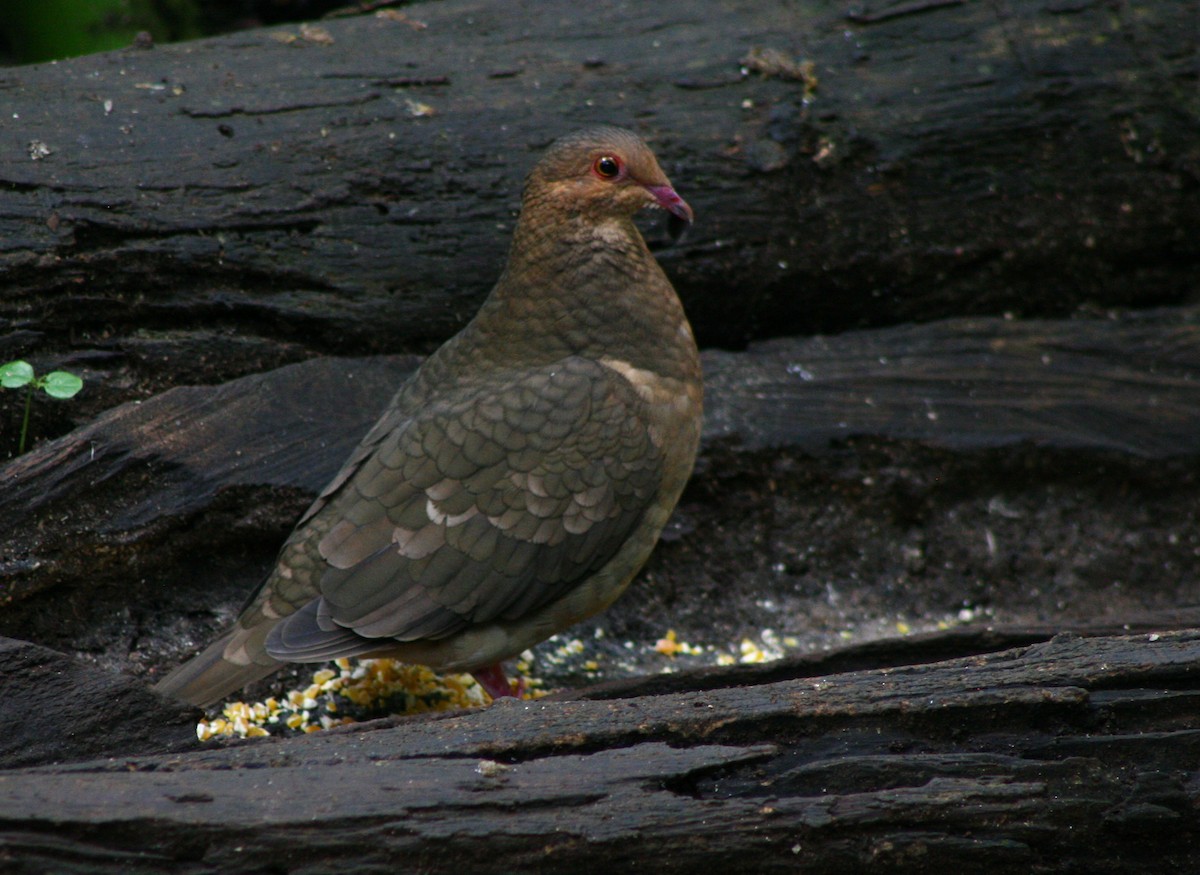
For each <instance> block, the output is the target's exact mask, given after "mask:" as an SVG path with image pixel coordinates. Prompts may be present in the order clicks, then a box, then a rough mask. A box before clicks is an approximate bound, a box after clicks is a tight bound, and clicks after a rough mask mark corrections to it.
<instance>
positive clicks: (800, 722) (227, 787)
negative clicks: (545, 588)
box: [0, 632, 1200, 875]
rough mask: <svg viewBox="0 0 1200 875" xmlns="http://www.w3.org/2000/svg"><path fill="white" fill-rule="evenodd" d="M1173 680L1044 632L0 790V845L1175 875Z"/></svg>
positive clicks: (108, 857) (204, 862)
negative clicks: (966, 647) (991, 650)
mask: <svg viewBox="0 0 1200 875" xmlns="http://www.w3.org/2000/svg"><path fill="white" fill-rule="evenodd" d="M1198 676H1200V633H1197V632H1186V633H1155V634H1142V635H1137V636H1127V637H1117V638H1092V639H1088V638H1079V637H1072V636H1060V637H1058V638H1055V639H1053V640H1052V641H1049V642H1046V643H1042V644H1038V645H1034V646H1031V647H1026V648H1020V649H1017V650H1009V651H1004V652H1001V653H996V654H993V655H989V656H979V657H971V658H968V659H961V660H951V661H947V662H939V663H933V664H928V665H919V666H910V667H906V668H898V669H885V670H877V671H865V672H856V673H849V674H840V675H830V676H825V677H821V678H815V679H814V678H804V679H790V680H776V681H773V682H770V683H749V684H746V685H742V684H745V683H746V681H745V678H742V679H740V680H739V682H738V684H739V685H737V686H730V687H723V688H719V689H707V690H703V691H699V692H690V693H682V694H678V695H672V696H642V697H639V696H630V697H626V698H620V699H614V700H607V701H554V702H549V701H541V702H519V701H504V702H500V703H498V704H496V705H493V706H492V707H490V708H488V709H486V710H482V711H476V712H470V713H462V714H451V715H438V716H435V717H432V718H430V719H409V720H400V721H391V722H389V721H381V722H377V723H372V724H363V725H360V726H357V727H353V728H351V729H350V731H337V730H334V731H327V732H324V733H320V734H319V735H317V736H307V737H301V738H297V739H290V740H269V741H263V742H256V743H253V744H241V745H235V746H232V747H227V748H217V749H212V750H207V751H201V752H196V753H187V754H170V755H163V756H147V757H129V758H121V759H119V760H94V761H89V762H82V763H78V764H74V765H62V766H49V767H41V768H34V769H23V770H12V771H7V772H0V824H2V825H0V846H2V847H3V848H4V853H5V856H6V859H7V860H9V861H13V862H15V863H16V864H17V865H18V866H20V867H22V868H21V869H20V871H46V870H53V871H63V872H82V871H87V872H107V871H114V872H122V873H131V872H132V873H152V872H218V871H219V872H231V871H237V872H250V871H293V872H315V871H330V870H337V871H342V872H352V873H373V872H392V871H396V870H397V869H398V868H399V869H420V870H421V871H424V872H461V871H472V872H512V871H522V872H566V871H570V872H612V871H632V870H634V869H653V870H654V871H662V872H690V871H695V870H696V869H697V868H699V867H707V868H712V869H717V870H719V871H722V872H739V873H740V872H755V873H760V872H776V871H778V872H794V871H797V869H802V870H803V871H806V872H816V873H841V872H847V871H884V870H886V871H888V872H892V873H934V872H944V871H946V869H947V868H949V867H953V868H954V870H955V871H957V872H962V873H987V875H996V873H1009V872H1012V873H1027V872H1030V871H1087V872H1097V873H1109V872H1112V873H1117V872H1120V873H1137V872H1146V873H1152V872H1153V873H1158V872H1163V871H1191V870H1194V869H1195V868H1196V867H1197V866H1200V841H1198V839H1200V827H1198V826H1197V822H1196V819H1195V816H1194V815H1195V808H1196V806H1197V805H1198V804H1200V785H1198V784H1197V782H1196V780H1195V777H1196V774H1197V768H1198V764H1200V747H1198V744H1197V739H1198V737H1200V736H1198V735H1197V732H1196V729H1195V727H1194V715H1195V709H1196V703H1197V697H1198V696H1200V690H1198V689H1197V684H1196V679H1197V677H1198ZM1148 847H1152V848H1153V852H1152V853H1148V852H1147V849H1148Z"/></svg>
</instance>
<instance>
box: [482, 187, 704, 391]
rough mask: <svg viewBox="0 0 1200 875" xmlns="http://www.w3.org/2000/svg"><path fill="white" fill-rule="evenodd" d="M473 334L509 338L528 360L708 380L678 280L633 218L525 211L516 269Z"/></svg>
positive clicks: (515, 352) (513, 261) (514, 252)
mask: <svg viewBox="0 0 1200 875" xmlns="http://www.w3.org/2000/svg"><path fill="white" fill-rule="evenodd" d="M469 331H471V332H473V333H478V334H481V335H482V336H481V339H483V338H486V337H496V338H497V339H499V337H500V336H501V332H503V336H504V337H505V338H506V340H505V341H504V344H503V346H504V348H505V350H506V353H507V354H509V355H512V356H518V357H521V358H522V360H527V359H530V358H536V359H539V360H542V361H555V360H557V359H559V358H562V357H563V356H565V355H585V356H588V357H592V358H596V359H600V358H605V357H607V358H617V359H619V360H621V361H624V362H629V363H630V364H631V365H633V366H635V367H654V368H655V369H656V370H659V371H665V372H666V375H668V376H673V377H679V378H691V377H693V376H695V375H697V374H698V373H699V364H698V358H697V354H696V344H695V341H694V340H693V338H692V333H691V328H690V326H689V325H688V323H687V319H686V317H685V316H684V313H683V307H682V305H681V304H680V302H679V298H678V297H677V296H676V294H675V290H674V288H672V286H671V283H670V281H669V280H668V279H667V277H666V275H665V274H663V272H662V269H661V268H660V267H659V266H658V262H657V261H655V260H654V256H653V255H651V253H650V250H649V249H648V248H647V247H646V243H645V241H644V240H643V239H642V235H641V233H640V232H639V231H638V230H637V228H636V227H635V226H634V224H633V221H632V219H631V218H629V217H614V218H607V219H604V220H602V221H596V220H595V219H594V218H591V217H587V216H582V215H570V214H568V215H561V214H560V215H550V216H539V215H538V214H537V212H535V211H530V210H525V211H524V212H523V213H522V216H521V220H520V221H519V222H518V225H517V229H516V231H515V233H514V236H513V245H512V249H511V251H510V254H509V261H508V265H507V267H506V268H505V270H504V273H503V275H502V276H501V278H500V280H499V282H498V283H497V284H496V287H495V289H494V290H493V291H492V294H491V295H490V296H489V298H488V300H487V302H486V303H485V304H484V306H483V308H482V309H481V310H480V313H479V315H478V316H477V317H476V319H475V321H474V322H473V323H472V326H471V327H470V329H469Z"/></svg>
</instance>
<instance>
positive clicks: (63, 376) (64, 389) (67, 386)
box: [41, 371, 83, 398]
mask: <svg viewBox="0 0 1200 875" xmlns="http://www.w3.org/2000/svg"><path fill="white" fill-rule="evenodd" d="M41 384H42V388H43V389H45V390H46V394H47V395H49V396H50V397H51V398H70V397H72V396H73V395H75V394H76V393H77V392H78V391H79V390H80V389H82V388H83V380H81V379H79V378H78V377H77V376H75V375H74V374H71V373H68V372H67V371H51V372H50V373H48V374H46V376H44V377H42V380H41Z"/></svg>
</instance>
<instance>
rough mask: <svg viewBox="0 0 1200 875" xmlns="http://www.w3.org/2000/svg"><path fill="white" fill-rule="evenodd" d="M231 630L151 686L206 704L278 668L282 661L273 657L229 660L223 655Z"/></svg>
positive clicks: (192, 702) (188, 700)
mask: <svg viewBox="0 0 1200 875" xmlns="http://www.w3.org/2000/svg"><path fill="white" fill-rule="evenodd" d="M233 634H234V633H233V631H230V632H227V633H226V634H225V635H222V636H221V637H220V638H218V639H217V640H216V641H214V642H213V643H212V644H210V645H209V646H208V647H207V648H205V649H204V651H203V652H202V653H199V654H197V655H196V656H195V657H193V658H192V659H190V660H188V661H187V662H185V663H184V664H183V665H181V666H179V668H177V669H175V670H174V671H173V672H171V673H170V674H169V675H167V676H166V677H165V678H163V679H162V680H161V681H159V682H158V683H157V684H155V685H154V687H153V689H154V690H156V691H157V692H160V693H162V694H163V695H164V696H171V697H172V698H175V699H182V700H183V701H185V702H189V703H191V704H193V705H198V706H199V707H201V708H205V707H207V706H209V705H213V704H215V703H217V702H219V701H221V700H222V699H224V698H225V697H227V696H228V695H229V694H230V693H235V692H237V691H238V690H240V689H241V688H242V687H244V686H246V685H247V684H250V683H253V682H254V681H256V680H259V679H260V678H265V677H266V676H267V675H269V674H271V673H272V672H274V671H277V670H278V669H279V668H280V666H281V665H282V663H279V662H275V661H274V660H272V661H271V662H270V663H267V664H265V665H263V664H260V663H256V662H251V663H249V664H248V665H239V664H238V663H235V662H231V661H230V660H229V659H227V658H226V657H225V648H226V645H228V644H229V641H230V639H231V638H232V637H233Z"/></svg>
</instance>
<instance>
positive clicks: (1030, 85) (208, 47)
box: [0, 0, 1200, 422]
mask: <svg viewBox="0 0 1200 875" xmlns="http://www.w3.org/2000/svg"><path fill="white" fill-rule="evenodd" d="M1194 14H1195V9H1194V4H1191V3H1175V2H1167V0H1159V2H1154V3H1141V4H1138V8H1137V10H1136V12H1134V11H1133V10H1132V9H1129V8H1126V7H1124V6H1120V5H1117V6H1114V5H1113V4H1111V3H1108V2H1102V0H1085V2H1079V3H1070V4H1062V3H1051V2H1046V0H1014V2H1009V3H1006V4H1003V5H1001V6H997V5H995V4H989V3H924V4H903V3H902V4H891V5H888V4H884V3H871V4H865V5H864V4H859V5H858V6H855V7H854V8H853V9H849V8H848V7H847V6H846V4H845V3H843V2H824V0H810V2H805V3H801V4H789V5H784V6H779V5H772V6H769V7H764V6H763V5H762V4H758V3H750V2H744V3H733V4H730V3H715V2H712V3H710V2H706V3H701V4H691V5H688V6H686V7H683V6H679V7H675V6H669V5H667V6H664V5H662V4H658V5H653V4H652V5H638V6H634V7H629V6H627V5H620V4H613V3H604V2H602V3H599V4H595V3H593V4H588V5H587V6H586V7H581V6H579V5H578V4H570V3H559V2H555V3H551V4H549V5H547V4H545V3H539V4H537V5H536V7H535V6H530V7H528V8H525V7H521V8H519V9H515V8H512V7H511V6H509V5H505V6H490V5H479V4H471V3H464V2H455V0H448V2H439V3H430V4H418V5H413V6H406V7H405V9H404V12H403V14H402V15H400V14H396V15H392V16H390V17H371V16H364V17H359V18H348V19H338V20H331V21H329V22H326V23H324V24H322V25H321V26H320V28H319V29H317V30H315V31H314V30H311V29H309V30H308V31H302V30H301V29H299V28H297V27H288V28H283V29H279V30H269V31H266V30H265V31H258V32H249V33H242V34H237V35H235V36H229V37H222V38H219V39H214V40H206V41H201V42H195V43H188V44H183V45H176V46H156V47H155V48H153V49H152V50H144V49H130V50H128V51H125V52H117V53H113V54H108V55H100V56H93V57H87V58H80V59H76V60H72V61H67V62H63V63H59V64H54V65H43V66H36V67H28V68H16V69H9V70H7V71H5V72H4V74H3V78H2V79H0V92H2V93H3V94H4V97H5V118H4V125H5V130H6V132H7V135H8V141H7V142H8V147H7V149H5V150H3V152H2V153H0V241H2V242H0V281H2V282H3V285H4V288H5V295H4V297H3V300H2V301H0V324H6V325H7V327H6V329H5V330H4V331H3V332H0V333H2V334H3V336H2V337H0V358H5V357H7V358H12V357H16V356H18V355H21V356H32V357H34V358H37V359H40V360H41V361H43V362H44V363H46V365H47V366H49V365H50V364H54V363H74V364H75V365H76V366H77V367H82V368H84V369H85V370H87V371H88V372H89V373H91V374H93V375H94V379H93V380H91V381H90V382H91V384H92V385H91V386H90V388H89V392H88V396H85V397H84V398H81V399H80V402H79V403H78V404H77V405H75V409H76V410H85V411H86V412H87V415H91V414H93V413H95V412H97V411H99V410H101V409H105V408H107V407H110V406H112V405H113V404H115V403H116V402H117V401H121V400H127V399H129V398H133V397H144V396H145V395H146V394H149V393H150V392H152V391H156V390H159V389H161V388H164V387H166V386H170V385H177V384H180V383H184V382H194V381H196V380H202V381H204V382H218V381H220V380H224V379H228V378H230V377H233V376H238V375H241V374H246V373H250V372H254V371H262V370H266V369H268V368H271V367H275V366H278V365H280V364H283V363H286V362H291V361H296V360H299V359H301V358H305V357H309V356H312V355H314V354H330V353H332V354H339V355H347V354H353V355H362V354H368V353H379V352H404V351H423V350H427V349H428V348H429V346H430V345H432V344H433V343H436V342H437V341H439V340H441V339H443V338H444V337H446V336H447V335H449V334H450V333H451V332H452V331H453V330H455V329H456V328H457V327H459V326H460V325H461V324H462V323H463V322H464V320H466V319H467V318H468V317H469V316H470V315H471V313H472V312H473V311H474V310H475V308H476V306H477V305H478V303H479V301H480V299H481V297H482V296H483V295H484V294H485V293H486V291H487V289H488V288H489V286H490V284H491V283H492V282H493V281H494V279H495V278H496V275H497V273H498V271H499V267H500V264H501V261H502V259H503V256H504V251H505V246H506V239H507V234H508V232H509V230H510V229H511V226H512V219H513V212H514V210H515V208H516V206H517V203H518V197H519V191H520V185H521V179H522V175H523V174H524V172H525V171H526V170H527V169H528V168H529V166H530V164H531V163H532V160H533V158H534V155H535V153H536V150H537V149H539V148H541V147H542V146H543V145H544V144H545V143H546V142H547V141H548V140H549V139H551V138H552V137H553V136H555V135H556V134H558V133H560V132H562V131H564V130H566V129H568V128H571V127H575V126H577V125H581V124H586V123H590V122H596V121H612V122H618V123H624V124H630V125H633V126H634V127H636V128H638V129H639V130H641V131H643V132H644V133H645V134H646V135H647V136H649V137H650V138H651V139H652V141H653V145H654V147H655V149H656V150H657V151H658V152H659V154H660V155H661V157H662V158H663V161H664V164H665V166H666V167H667V169H668V172H669V174H670V175H671V176H672V177H673V178H674V180H675V182H676V184H677V185H678V187H679V189H680V191H682V192H683V193H684V194H685V195H686V196H687V197H688V198H689V200H690V201H692V202H693V205H694V206H695V207H696V211H697V215H698V216H699V221H698V223H697V225H696V227H695V228H694V229H693V231H692V233H691V235H690V236H689V237H688V238H687V239H686V240H685V241H684V242H683V243H682V244H681V245H678V246H675V247H672V248H668V249H664V250H663V251H662V258H663V261H664V263H665V265H666V267H667V270H668V271H669V273H670V274H671V275H672V277H673V279H674V280H675V282H676V284H677V285H678V287H679V288H680V290H681V293H682V295H683V297H684V299H685V303H686V304H687V307H688V310H689V312H690V314H691V316H692V318H693V321H694V322H695V324H696V326H697V329H698V332H699V335H700V337H701V339H702V341H703V342H704V343H706V344H708V345H713V344H717V345H733V346H738V345H741V344H742V343H744V342H745V341H746V340H749V339H753V338H760V337H763V336H771V335H781V334H793V333H812V332H814V331H819V330H822V331H829V330H841V329H845V328H848V327H855V326H862V325H883V324H888V323H893V322H896V321H901V320H928V319H935V318H946V317H950V316H961V315H970V314H992V315H999V314H1001V313H1003V312H1006V311H1007V312H1011V313H1015V314H1017V315H1025V316H1039V315H1040V316H1056V315H1061V314H1069V313H1072V312H1074V311H1076V310H1077V309H1078V308H1080V307H1083V306H1100V307H1107V306H1114V305H1115V306H1126V305H1132V306H1147V305H1162V304H1174V303H1180V302H1185V301H1188V300H1192V299H1193V298H1194V282H1193V281H1194V277H1195V273H1196V265H1197V258H1198V256H1200V248H1198V247H1200V244H1197V242H1196V239H1197V238H1196V235H1195V234H1193V233H1191V229H1193V228H1194V227H1196V226H1197V225H1198V224H1200V186H1197V179H1198V176H1200V147H1198V146H1197V143H1200V136H1197V134H1198V133H1200V131H1198V119H1197V113H1196V110H1195V105H1194V101H1192V100H1191V99H1190V97H1189V95H1190V94H1191V89H1192V88H1193V86H1194V81H1195V51H1194V46H1193V44H1192V32H1193V27H1192V25H1193V24H1194V20H1193V16H1194ZM599 22H604V23H605V25H604V26H598V23H599ZM305 33H307V34H308V35H307V36H305V35H304V34H305ZM31 143H41V144H44V146H45V147H46V149H48V150H49V152H48V154H45V155H44V157H41V158H39V159H38V160H32V159H31V154H33V155H41V154H42V152H40V151H39V150H37V149H35V150H34V151H33V152H32V153H31V152H30V144H31ZM655 239H656V240H659V241H660V242H661V236H660V235H658V234H657V232H656V234H655ZM102 376H103V377H104V378H103V379H101V377H102ZM63 415H68V414H66V413H64V414H63ZM81 415H82V414H81ZM76 421H77V422H79V421H81V420H76Z"/></svg>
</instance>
